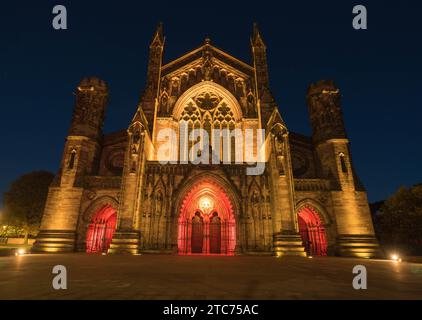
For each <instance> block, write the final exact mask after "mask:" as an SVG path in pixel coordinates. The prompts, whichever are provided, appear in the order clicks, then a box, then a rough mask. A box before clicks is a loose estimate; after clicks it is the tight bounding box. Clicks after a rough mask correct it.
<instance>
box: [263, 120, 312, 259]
mask: <svg viewBox="0 0 422 320" xmlns="http://www.w3.org/2000/svg"><path fill="white" fill-rule="evenodd" d="M270 135H271V137H270V139H271V150H270V161H269V165H270V168H269V171H270V179H271V207H272V212H273V214H272V216H273V232H274V234H273V251H274V255H276V256H283V255H296V256H306V252H305V248H304V247H303V243H302V239H301V237H300V235H299V233H298V226H297V218H296V215H295V206H294V185H293V174H292V166H291V159H290V148H289V140H288V133H287V130H285V129H283V130H282V129H281V128H280V127H277V129H276V130H273V132H271V133H270Z"/></svg>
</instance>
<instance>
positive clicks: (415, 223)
mask: <svg viewBox="0 0 422 320" xmlns="http://www.w3.org/2000/svg"><path fill="white" fill-rule="evenodd" d="M375 228H376V231H377V234H378V237H379V239H380V242H381V243H382V244H383V245H384V246H385V247H387V248H388V247H390V248H398V249H403V250H405V251H406V253H408V254H420V253H422V185H416V186H413V187H411V188H405V187H402V188H400V190H398V191H397V192H396V193H395V194H394V195H392V196H391V197H390V198H389V199H388V200H387V201H385V203H384V205H383V206H382V207H381V209H380V213H379V214H378V215H377V217H375Z"/></svg>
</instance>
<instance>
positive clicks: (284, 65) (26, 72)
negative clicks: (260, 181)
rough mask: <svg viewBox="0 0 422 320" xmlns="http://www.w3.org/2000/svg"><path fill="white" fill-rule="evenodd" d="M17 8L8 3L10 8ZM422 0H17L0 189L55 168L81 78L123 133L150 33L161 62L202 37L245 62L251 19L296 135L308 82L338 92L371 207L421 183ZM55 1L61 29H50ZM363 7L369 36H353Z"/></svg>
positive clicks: (5, 73) (9, 20)
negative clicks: (100, 95)
mask: <svg viewBox="0 0 422 320" xmlns="http://www.w3.org/2000/svg"><path fill="white" fill-rule="evenodd" d="M10 3H12V2H10ZM419 3H420V2H419V1H405V0H401V1H347V0H342V1H294V2H293V1H289V2H287V1H270V2H267V1H263V0H261V1H253V2H250V3H248V2H247V1H237V2H236V1H228V0H226V1H221V2H219V1H196V2H193V3H189V2H186V1H149V2H147V3H145V1H123V0H120V1H54V2H51V1H19V2H15V3H14V4H4V3H2V4H0V15H1V16H0V20H1V21H0V39H1V40H0V48H1V50H0V108H1V120H2V121H1V125H0V137H1V145H2V152H1V156H0V192H1V193H3V192H4V191H5V190H7V188H8V185H9V184H10V182H11V181H13V179H15V178H16V177H18V176H19V175H21V174H23V173H26V172H29V171H32V170H38V169H46V170H50V171H54V172H56V171H57V169H58V166H59V163H60V158H61V155H62V148H63V143H64V139H65V136H66V132H67V129H68V126H69V123H70V119H71V113H72V107H73V103H74V100H73V99H74V96H73V94H72V92H73V91H74V89H75V87H76V85H77V84H78V82H79V80H80V79H81V78H82V77H85V76H90V75H95V76H98V77H101V78H102V79H104V80H106V81H107V82H108V84H109V86H110V92H111V102H110V105H109V108H108V113H107V120H106V125H105V131H106V132H110V131H113V130H119V129H123V128H126V127H127V125H128V124H129V121H130V119H131V117H132V116H133V113H134V112H135V108H136V103H137V101H138V98H139V94H140V92H141V91H142V89H143V87H144V83H145V71H146V62H147V60H146V57H147V53H148V52H147V49H148V45H149V42H150V40H151V36H152V33H153V31H154V29H155V27H156V25H157V22H158V21H163V23H164V30H165V35H166V48H165V59H166V60H167V61H168V60H170V59H173V58H176V57H178V56H179V55H181V54H184V53H185V52H187V51H189V50H191V49H193V48H195V47H197V46H198V45H200V44H201V43H202V42H203V39H204V38H205V37H206V36H209V37H210V38H211V40H212V42H213V44H214V45H216V46H217V47H219V48H221V49H223V50H225V51H227V52H229V53H231V54H232V55H234V56H237V57H239V58H241V59H243V60H246V61H247V62H250V47H249V37H250V34H251V29H252V23H253V21H257V22H258V23H259V26H260V29H261V32H262V34H263V36H264V39H265V41H266V43H267V47H268V59H269V68H270V78H271V89H272V91H273V93H274V94H275V96H276V98H277V100H278V103H279V106H280V110H281V112H282V116H283V117H284V119H285V121H286V122H287V124H288V126H289V128H290V130H291V131H297V132H301V133H305V134H309V133H310V126H309V120H308V115H307V108H306V104H305V93H306V88H307V86H308V84H309V83H311V82H314V81H316V80H319V79H333V80H335V81H336V83H337V84H338V85H339V86H340V88H341V90H342V94H343V108H344V113H345V121H346V127H347V131H348V134H349V137H350V139H351V141H352V152H353V158H354V163H355V166H356V169H357V172H358V174H359V175H360V177H361V179H362V180H363V182H364V184H365V186H366V187H367V189H368V194H369V198H370V200H371V201H374V200H379V199H384V198H386V197H387V196H389V195H390V194H391V193H393V192H394V191H396V190H397V189H398V188H399V187H400V186H401V185H412V184H415V183H419V182H422V170H421V168H420V165H421V163H422V150H421V137H422V134H421V118H422V111H421V97H420V95H421V93H422V90H421V89H422V80H421V72H422V62H421V58H422V43H421V31H422V27H421V22H420V21H421V18H420V17H421V14H422V7H421V5H420V4H419ZM55 4H63V5H65V6H66V7H67V9H68V27H69V29H68V30H66V31H55V30H53V28H52V27H51V21H52V18H53V15H52V13H51V11H52V8H53V6H54V5H55ZM356 4H364V5H366V6H367V8H368V14H369V15H368V18H369V22H368V23H369V30H367V31H355V30H354V29H353V28H352V18H353V15H352V8H353V6H354V5H356Z"/></svg>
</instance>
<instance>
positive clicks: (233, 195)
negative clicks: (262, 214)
mask: <svg viewBox="0 0 422 320" xmlns="http://www.w3.org/2000/svg"><path fill="white" fill-rule="evenodd" d="M204 179H207V180H211V181H212V180H213V181H214V182H215V183H217V184H218V185H220V186H221V187H222V188H223V189H224V190H225V191H226V193H227V195H228V196H229V199H230V201H231V203H232V205H233V211H234V214H235V216H236V218H238V216H239V215H240V211H241V205H240V204H241V200H240V199H241V198H240V196H239V192H238V190H237V188H236V186H234V185H233V184H232V183H231V182H230V181H228V180H227V179H226V178H224V177H222V176H221V175H218V174H215V173H212V172H200V173H198V174H193V175H190V176H189V178H187V179H186V180H184V181H182V183H181V185H180V186H179V187H178V188H177V189H178V190H177V192H176V193H175V194H174V197H173V199H174V204H175V205H174V210H175V213H176V215H177V214H178V213H179V211H180V208H181V206H182V201H183V198H184V196H185V195H186V194H187V193H188V192H189V190H191V189H192V187H193V186H194V185H195V184H196V183H197V182H198V181H199V180H204Z"/></svg>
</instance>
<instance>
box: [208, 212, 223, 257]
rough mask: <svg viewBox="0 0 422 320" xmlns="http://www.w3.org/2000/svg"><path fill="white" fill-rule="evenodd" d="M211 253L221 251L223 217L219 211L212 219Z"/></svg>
mask: <svg viewBox="0 0 422 320" xmlns="http://www.w3.org/2000/svg"><path fill="white" fill-rule="evenodd" d="M210 253H214V254H218V253H221V219H220V218H219V217H218V213H217V212H214V214H213V216H212V218H211V219H210Z"/></svg>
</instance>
